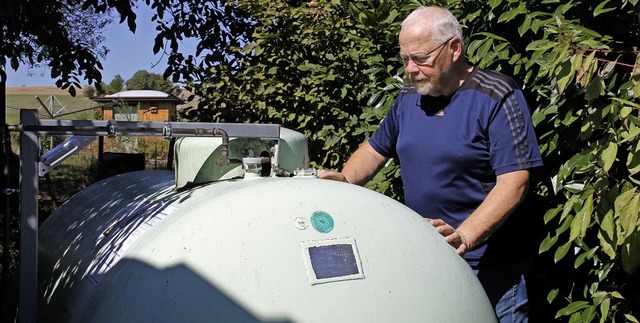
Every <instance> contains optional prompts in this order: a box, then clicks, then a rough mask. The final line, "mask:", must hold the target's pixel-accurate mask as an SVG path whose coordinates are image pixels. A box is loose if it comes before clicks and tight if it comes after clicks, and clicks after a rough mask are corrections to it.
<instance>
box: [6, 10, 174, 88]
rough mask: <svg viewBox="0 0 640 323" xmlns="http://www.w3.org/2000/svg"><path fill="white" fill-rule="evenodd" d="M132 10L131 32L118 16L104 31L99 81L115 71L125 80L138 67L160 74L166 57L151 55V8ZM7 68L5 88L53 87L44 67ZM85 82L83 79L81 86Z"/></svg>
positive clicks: (153, 31) (48, 71)
mask: <svg viewBox="0 0 640 323" xmlns="http://www.w3.org/2000/svg"><path fill="white" fill-rule="evenodd" d="M134 11H135V12H136V14H137V15H138V17H137V19H136V24H137V28H136V33H135V34H133V33H132V32H131V31H129V29H128V27H127V24H126V22H124V23H122V24H119V23H118V21H119V19H114V21H113V23H111V24H110V25H109V26H108V27H107V29H106V30H105V31H104V36H105V38H106V40H105V42H104V45H105V46H107V48H109V53H108V54H107V57H106V58H105V59H103V60H102V67H103V69H102V80H103V81H104V82H105V83H109V82H110V81H111V80H112V79H113V78H114V76H116V75H117V74H120V75H121V76H122V78H123V79H124V80H125V81H126V80H127V79H129V78H131V76H133V74H134V73H135V72H137V71H139V70H146V71H148V72H151V73H156V74H162V73H163V72H164V70H165V68H166V66H167V64H166V56H165V57H162V55H161V54H160V53H159V54H158V55H153V39H154V38H155V35H156V31H155V23H152V22H151V17H152V12H151V9H150V8H148V7H147V6H145V5H144V4H141V5H140V6H139V7H138V8H137V9H134ZM7 69H8V71H7V87H21V86H55V80H53V79H51V78H50V77H49V75H50V70H49V69H46V68H44V67H39V68H33V69H31V70H30V71H29V69H28V68H26V67H25V66H21V67H20V68H19V69H18V71H14V70H13V69H12V68H10V67H8V68H7ZM29 74H33V75H29ZM86 83H87V82H86V81H84V82H83V85H86Z"/></svg>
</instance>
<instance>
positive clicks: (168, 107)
mask: <svg viewBox="0 0 640 323" xmlns="http://www.w3.org/2000/svg"><path fill="white" fill-rule="evenodd" d="M91 100H93V101H95V102H98V103H100V104H103V105H104V106H103V107H102V112H103V113H102V115H103V119H104V120H117V121H152V122H153V121H155V122H166V121H176V107H177V106H178V105H179V104H183V103H184V101H183V100H182V99H181V98H178V97H176V96H174V95H171V94H167V93H164V92H160V91H153V90H132V91H122V92H118V93H115V94H110V95H106V96H102V97H92V98H91ZM109 103H112V104H109Z"/></svg>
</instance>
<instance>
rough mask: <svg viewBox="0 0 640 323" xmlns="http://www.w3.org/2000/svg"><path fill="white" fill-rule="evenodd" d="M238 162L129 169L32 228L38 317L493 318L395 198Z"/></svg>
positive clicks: (464, 275)
mask: <svg viewBox="0 0 640 323" xmlns="http://www.w3.org/2000/svg"><path fill="white" fill-rule="evenodd" d="M197 146H198V147H200V144H198V145H197ZM294 146H295V145H294ZM299 147H302V148H295V149H294V150H298V151H297V153H296V155H298V156H306V154H305V152H304V151H300V150H299V149H303V150H304V149H306V146H304V145H302V146H299ZM181 148H182V149H177V151H178V150H179V151H182V153H185V152H186V151H188V150H189V148H187V147H186V146H185V147H181ZM214 148H215V147H214ZM198 149H201V148H198ZM276 151H277V150H276ZM245 152H246V150H245ZM191 153H193V152H191ZM176 157H177V158H178V162H180V160H181V159H180V156H176ZM231 157H234V156H231ZM272 157H273V156H272ZM276 157H278V158H273V159H274V160H275V159H280V160H283V158H284V157H283V156H276ZM300 158H302V159H300V160H299V164H300V166H305V165H304V164H305V163H306V161H305V160H304V158H305V157H300ZM202 159H203V160H205V159H207V158H202ZM232 159H234V158H232ZM293 164H295V162H293V163H292V165H293ZM233 172H237V170H233ZM196 173H197V172H196ZM299 173H301V174H305V173H307V172H299ZM242 174H243V175H242V176H241V177H236V176H231V177H230V178H228V179H224V180H213V181H210V182H209V181H207V182H203V183H193V182H190V181H187V182H189V185H184V186H182V187H180V189H176V186H177V185H176V182H175V180H174V179H175V178H176V177H180V175H175V174H174V173H173V172H170V171H139V172H131V173H126V174H122V175H118V176H115V177H112V178H108V179H106V180H103V181H101V182H98V183H96V184H94V185H92V186H90V187H89V188H87V189H85V190H83V191H81V192H80V193H78V194H77V195H75V196H74V197H72V198H71V199H70V200H69V201H67V202H66V203H65V204H64V205H62V206H61V207H60V208H59V209H58V210H56V211H55V212H54V213H53V214H52V215H51V217H49V218H48V219H47V221H45V223H44V224H42V226H41V228H40V262H39V263H40V266H39V272H40V287H41V291H42V299H41V304H40V307H39V315H40V320H41V321H51V322H494V321H495V316H494V313H493V310H492V308H491V305H490V304H489V301H488V299H487V297H486V295H485V293H484V291H483V289H482V287H481V285H480V283H479V282H478V280H477V279H476V277H475V275H474V274H473V272H472V271H471V269H470V268H469V267H468V265H467V264H466V263H465V261H464V260H463V259H461V258H460V257H459V256H458V255H457V254H456V253H455V251H454V249H453V248H452V247H451V246H449V245H448V244H446V243H445V242H444V240H443V238H442V236H440V235H439V234H438V233H437V232H436V231H435V229H434V228H433V227H432V226H430V225H429V224H428V223H427V222H426V221H425V220H424V219H423V218H422V217H420V216H419V215H417V214H416V213H414V212H413V211H412V210H410V209H409V208H407V207H405V206H404V205H402V204H401V203H398V202H396V201H394V200H392V199H390V198H388V197H385V196H383V195H381V194H378V193H376V192H373V191H371V190H369V189H366V188H362V187H359V186H355V185H350V184H346V183H341V182H334V181H328V180H320V179H317V178H315V176H304V175H301V176H294V177H276V176H273V175H272V174H271V176H267V177H261V176H259V175H258V174H257V173H255V172H251V171H250V172H247V173H246V174H245V173H242ZM188 177H189V178H190V179H193V178H195V177H194V176H188Z"/></svg>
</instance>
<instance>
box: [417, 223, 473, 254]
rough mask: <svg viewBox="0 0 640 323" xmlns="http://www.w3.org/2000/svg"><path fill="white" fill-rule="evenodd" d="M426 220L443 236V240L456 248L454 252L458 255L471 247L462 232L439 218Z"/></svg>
mask: <svg viewBox="0 0 640 323" xmlns="http://www.w3.org/2000/svg"><path fill="white" fill-rule="evenodd" d="M426 220H427V221H429V223H431V225H433V227H434V228H436V231H437V232H438V233H440V234H441V235H442V236H443V237H444V241H446V242H447V243H449V244H450V245H452V246H453V247H454V248H456V252H457V253H458V254H459V255H461V256H462V255H463V254H464V253H465V252H467V251H469V250H470V249H471V245H470V243H469V241H468V239H467V235H466V234H465V233H464V232H462V231H460V230H456V229H454V228H453V227H452V226H450V225H449V224H447V223H446V222H444V221H443V220H441V219H426Z"/></svg>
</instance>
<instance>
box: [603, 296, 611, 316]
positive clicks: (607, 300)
mask: <svg viewBox="0 0 640 323" xmlns="http://www.w3.org/2000/svg"><path fill="white" fill-rule="evenodd" d="M610 307H611V299H610V298H605V299H604V300H603V301H602V303H600V315H602V317H603V318H605V317H608V316H609V308H610Z"/></svg>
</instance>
